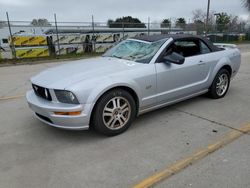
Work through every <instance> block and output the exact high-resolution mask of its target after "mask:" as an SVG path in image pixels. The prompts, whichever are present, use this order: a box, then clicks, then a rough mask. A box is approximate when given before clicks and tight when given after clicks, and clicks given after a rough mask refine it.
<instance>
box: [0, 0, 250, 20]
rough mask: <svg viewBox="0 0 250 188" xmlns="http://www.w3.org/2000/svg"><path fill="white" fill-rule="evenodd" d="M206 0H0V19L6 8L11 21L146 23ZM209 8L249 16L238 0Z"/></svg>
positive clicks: (220, 0)
mask: <svg viewBox="0 0 250 188" xmlns="http://www.w3.org/2000/svg"><path fill="white" fill-rule="evenodd" d="M206 7H207V0H67V1H65V0H0V20H6V11H8V13H9V16H10V19H11V20H32V19H33V18H46V19H48V20H50V21H53V15H54V13H56V14H57V20H58V21H79V22H80V21H84V22H89V21H91V15H94V20H95V21H98V22H106V21H107V20H108V19H109V18H111V19H115V18H117V17H122V16H127V15H131V16H133V17H138V18H139V19H140V20H141V21H143V22H147V20H148V17H150V20H151V21H152V22H157V21H159V22H160V21H162V20H163V19H164V18H173V19H174V18H177V17H185V18H186V20H187V21H188V20H190V19H191V18H192V11H193V10H195V9H202V10H204V11H206ZM211 10H213V11H215V12H227V13H229V14H232V15H237V16H239V17H241V18H244V19H247V18H249V14H250V13H249V12H248V11H247V10H246V9H245V8H244V7H243V3H242V0H211Z"/></svg>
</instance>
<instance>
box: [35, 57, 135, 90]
mask: <svg viewBox="0 0 250 188" xmlns="http://www.w3.org/2000/svg"><path fill="white" fill-rule="evenodd" d="M138 64H139V63H134V62H132V61H128V60H122V59H117V58H109V57H98V58H91V59H86V60H77V61H72V62H68V63H65V64H63V65H60V66H57V67H54V68H50V69H47V70H45V71H43V72H41V73H39V74H38V75H36V76H34V77H32V78H31V82H32V83H33V84H36V85H39V86H42V87H46V88H51V89H65V88H67V87H68V86H71V85H73V84H76V83H77V82H79V81H82V80H87V79H93V78H96V77H100V78H102V77H108V76H111V75H112V74H114V73H118V72H119V71H126V70H128V69H130V68H131V67H133V66H136V65H138Z"/></svg>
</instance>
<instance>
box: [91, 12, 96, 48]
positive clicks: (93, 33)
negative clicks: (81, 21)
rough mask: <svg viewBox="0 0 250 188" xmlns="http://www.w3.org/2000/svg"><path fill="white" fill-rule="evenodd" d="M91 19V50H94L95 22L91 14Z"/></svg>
mask: <svg viewBox="0 0 250 188" xmlns="http://www.w3.org/2000/svg"><path fill="white" fill-rule="evenodd" d="M91 20H92V40H91V42H92V45H93V51H94V52H95V41H94V39H95V22H94V15H92V16H91Z"/></svg>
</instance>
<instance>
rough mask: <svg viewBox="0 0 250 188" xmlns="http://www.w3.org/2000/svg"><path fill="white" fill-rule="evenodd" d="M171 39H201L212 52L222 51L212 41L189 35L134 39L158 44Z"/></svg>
mask: <svg viewBox="0 0 250 188" xmlns="http://www.w3.org/2000/svg"><path fill="white" fill-rule="evenodd" d="M169 38H172V39H173V40H181V39H183V40H184V39H185V40H186V39H190V40H192V39H199V40H202V41H203V42H205V43H206V44H207V45H208V47H209V48H210V49H211V50H212V51H220V49H219V48H218V47H217V46H215V45H214V44H213V43H212V42H211V41H210V40H208V39H207V38H205V37H201V36H198V35H188V34H160V35H149V36H148V35H143V36H139V37H134V38H133V39H137V40H142V41H147V42H156V41H159V40H162V39H169Z"/></svg>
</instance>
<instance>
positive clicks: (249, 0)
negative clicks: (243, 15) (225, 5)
mask: <svg viewBox="0 0 250 188" xmlns="http://www.w3.org/2000/svg"><path fill="white" fill-rule="evenodd" d="M243 3H244V5H245V7H246V8H247V9H248V10H249V11H250V0H243Z"/></svg>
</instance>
